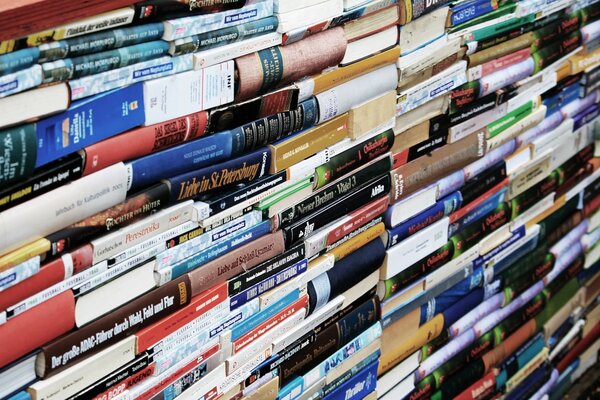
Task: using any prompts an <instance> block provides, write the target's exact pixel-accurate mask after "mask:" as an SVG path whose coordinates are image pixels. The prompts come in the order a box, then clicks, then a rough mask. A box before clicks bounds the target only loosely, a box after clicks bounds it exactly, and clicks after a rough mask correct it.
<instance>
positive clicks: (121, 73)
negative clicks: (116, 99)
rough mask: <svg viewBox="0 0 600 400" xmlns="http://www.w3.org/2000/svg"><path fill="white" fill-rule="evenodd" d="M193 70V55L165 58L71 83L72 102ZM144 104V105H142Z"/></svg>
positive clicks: (86, 77)
mask: <svg viewBox="0 0 600 400" xmlns="http://www.w3.org/2000/svg"><path fill="white" fill-rule="evenodd" d="M40 68H41V67H40ZM191 69H192V55H191V54H186V55H182V56H178V57H171V56H165V57H160V58H157V59H154V60H148V61H144V62H140V63H137V64H133V65H129V66H127V67H123V68H117V69H113V70H110V71H106V72H102V73H99V74H95V75H90V76H85V77H83V78H79V79H73V80H70V81H69V87H70V88H71V100H79V99H83V98H85V97H90V96H93V95H95V94H98V93H103V92H107V91H109V90H112V89H116V88H121V87H125V86H128V85H133V84H134V83H138V82H142V81H146V80H149V79H156V78H160V77H163V76H167V75H172V74H177V73H180V72H184V71H189V70H191ZM141 104H143V103H141Z"/></svg>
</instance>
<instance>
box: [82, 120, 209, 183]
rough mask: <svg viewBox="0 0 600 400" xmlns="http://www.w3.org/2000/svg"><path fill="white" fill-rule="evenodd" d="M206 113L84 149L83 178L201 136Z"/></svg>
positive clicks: (146, 128)
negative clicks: (119, 163) (122, 162)
mask: <svg viewBox="0 0 600 400" xmlns="http://www.w3.org/2000/svg"><path fill="white" fill-rule="evenodd" d="M207 124H208V113H207V112H206V111H200V112H195V113H192V114H189V115H185V116H182V117H178V118H173V119H170V120H168V121H164V122H161V123H158V124H154V125H150V126H143V127H137V128H134V129H132V130H129V131H127V132H125V133H122V134H120V135H117V136H113V137H111V138H108V139H105V140H102V141H100V142H98V143H96V144H93V145H90V146H86V147H85V148H84V149H83V150H82V151H83V153H84V154H85V160H86V162H85V167H84V170H83V174H84V175H89V174H91V173H93V172H96V171H99V170H101V169H103V168H106V167H108V166H110V165H112V164H116V163H118V162H121V161H128V160H133V159H135V158H138V157H142V156H145V155H148V154H152V153H157V152H159V151H162V150H165V149H167V148H170V147H173V146H175V145H177V144H180V143H182V142H188V141H191V140H194V139H197V138H199V137H201V136H202V135H204V134H205V133H206V130H207Z"/></svg>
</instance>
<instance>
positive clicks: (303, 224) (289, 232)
mask: <svg viewBox="0 0 600 400" xmlns="http://www.w3.org/2000/svg"><path fill="white" fill-rule="evenodd" d="M389 188H390V180H389V176H387V175H384V176H382V177H380V178H378V179H376V180H374V181H372V182H370V183H368V184H366V185H364V186H362V187H361V188H359V189H357V190H355V191H353V192H351V193H350V194H349V195H346V196H343V197H341V198H340V199H339V200H337V201H335V202H333V203H331V204H330V205H329V206H327V207H324V208H320V209H319V210H318V211H317V212H315V213H313V214H312V215H309V216H307V217H306V218H304V219H302V220H299V221H298V222H296V223H294V224H292V225H290V226H287V227H284V228H283V229H282V230H283V233H284V236H285V242H286V247H289V246H291V245H292V244H294V243H295V242H296V241H298V240H300V239H302V238H304V237H306V236H309V235H310V234H312V232H313V231H314V230H315V229H319V228H321V227H323V226H325V225H326V224H328V223H329V222H331V221H333V220H335V219H336V218H339V217H341V216H343V215H345V214H346V213H348V212H349V211H351V210H355V209H356V208H358V207H361V206H363V205H365V204H367V203H368V202H370V201H372V200H376V199H378V198H379V197H383V196H385V195H386V194H387V193H389Z"/></svg>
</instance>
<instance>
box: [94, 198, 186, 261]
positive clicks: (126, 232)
mask: <svg viewBox="0 0 600 400" xmlns="http://www.w3.org/2000/svg"><path fill="white" fill-rule="evenodd" d="M192 215H193V205H192V202H186V203H181V204H176V205H174V206H171V207H169V208H166V209H164V210H161V211H159V212H157V213H154V214H152V215H149V216H148V217H146V218H144V219H142V220H140V221H138V222H136V223H134V224H131V225H129V226H125V227H123V229H119V230H117V231H115V232H113V233H109V234H107V235H104V236H100V237H98V238H96V239H94V240H92V241H91V244H92V247H93V248H94V263H97V262H100V261H103V260H111V259H117V260H118V259H119V256H120V254H121V253H122V252H124V251H127V252H128V255H129V256H132V255H133V254H132V253H133V252H134V251H129V250H130V249H132V250H133V248H134V247H135V246H136V245H139V244H142V243H144V244H147V245H148V247H152V246H154V245H156V244H158V243H156V244H154V243H152V242H150V243H148V242H147V241H148V239H150V238H152V237H153V236H158V235H159V234H163V233H165V232H166V231H168V230H170V229H172V228H174V227H176V226H178V225H182V224H184V223H186V222H189V221H190V220H191V219H192ZM163 240H166V238H165V239H163ZM148 247H146V248H144V249H143V250H146V249H147V248H148ZM139 250H140V249H135V251H139ZM127 258H129V257H127Z"/></svg>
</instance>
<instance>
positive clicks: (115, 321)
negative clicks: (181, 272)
mask: <svg viewBox="0 0 600 400" xmlns="http://www.w3.org/2000/svg"><path fill="white" fill-rule="evenodd" d="M191 297H192V296H191V284H190V280H189V278H188V277H187V276H182V277H180V278H178V279H176V280H174V281H172V282H169V283H168V284H166V285H164V286H161V287H159V288H157V289H154V290H152V291H151V292H149V293H147V294H145V295H143V296H141V297H138V298H137V299H135V300H133V301H132V302H130V303H128V304H127V305H125V306H123V307H121V308H119V309H118V310H116V311H114V312H112V313H110V314H107V315H105V316H104V317H102V318H100V319H97V320H96V321H94V322H92V323H90V324H89V325H86V326H84V327H83V328H81V329H79V330H76V331H73V332H71V333H69V334H67V335H64V336H62V337H60V338H58V339H56V340H54V341H53V342H50V343H48V344H47V345H46V346H44V347H42V352H41V353H39V354H38V359H37V361H36V364H37V366H36V372H37V373H38V376H40V377H42V378H47V377H49V376H52V375H55V374H56V373H58V372H60V371H62V370H64V369H66V368H67V367H69V366H71V365H73V364H76V363H77V362H79V361H82V360H84V359H85V358H87V357H89V356H91V355H92V354H94V353H97V352H98V351H100V350H102V349H105V348H107V347H109V346H110V345H111V344H114V343H116V342H118V341H119V340H122V339H124V338H125V337H127V336H129V335H131V334H134V333H135V332H137V331H138V330H140V329H142V328H143V327H145V326H148V325H150V324H152V323H154V322H156V321H158V320H159V319H161V318H163V317H165V316H167V315H169V314H171V313H173V312H175V311H177V310H179V309H181V308H183V307H184V306H185V305H186V304H188V303H189V302H190V299H191ZM40 366H41V369H40V368H39V367H40Z"/></svg>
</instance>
